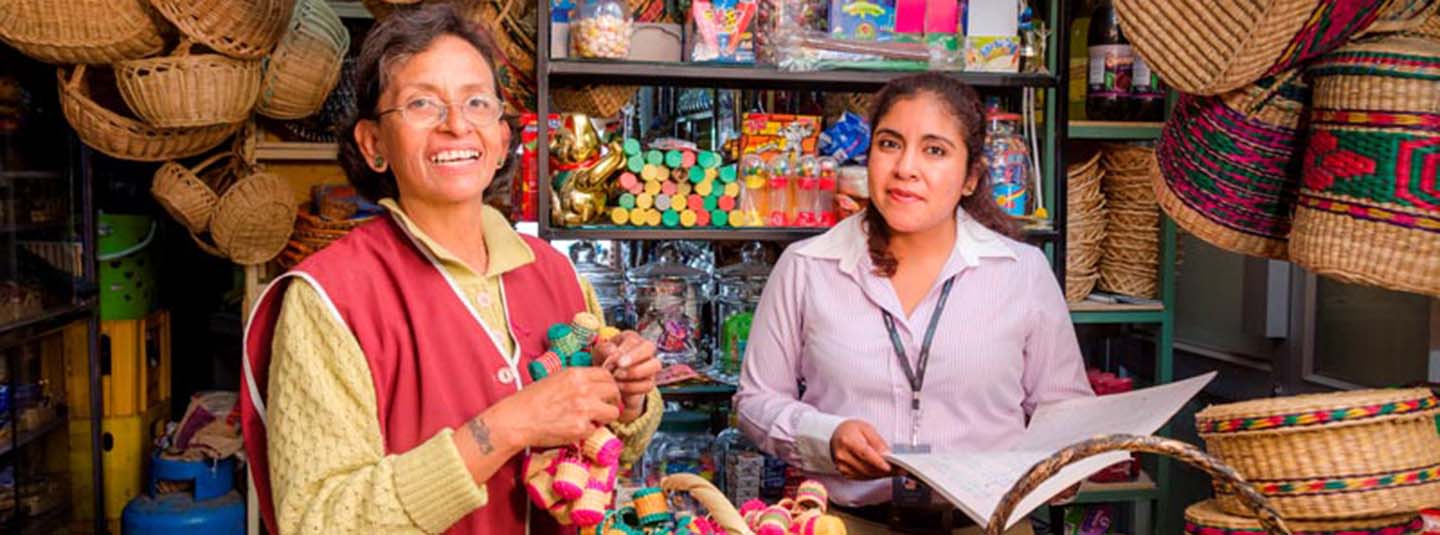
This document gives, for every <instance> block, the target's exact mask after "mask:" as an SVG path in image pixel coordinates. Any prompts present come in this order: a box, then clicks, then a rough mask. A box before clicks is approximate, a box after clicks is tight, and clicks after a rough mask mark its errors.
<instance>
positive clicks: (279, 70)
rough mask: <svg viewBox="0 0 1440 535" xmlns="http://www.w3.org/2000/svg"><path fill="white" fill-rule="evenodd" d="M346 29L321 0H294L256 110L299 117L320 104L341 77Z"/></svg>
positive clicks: (347, 41)
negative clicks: (293, 8)
mask: <svg viewBox="0 0 1440 535" xmlns="http://www.w3.org/2000/svg"><path fill="white" fill-rule="evenodd" d="M349 48H350V32H349V30H346V29H345V25H344V23H342V22H341V21H340V16H339V15H336V14H335V10H333V9H331V8H330V4H329V3H328V2H326V1H325V0H299V1H298V2H297V3H296V4H295V14H294V15H293V16H291V18H290V24H289V25H288V26H287V30H286V32H285V34H284V35H283V36H282V37H281V38H280V43H279V44H278V45H275V51H274V52H272V53H271V54H270V58H269V59H268V60H267V63H266V67H265V75H264V78H263V79H262V80H261V89H260V99H259V101H258V102H257V103H256V105H255V110H256V111H258V112H259V113H260V115H264V116H266V117H270V118H274V119H299V118H302V117H307V116H309V115H311V114H313V113H315V112H316V111H319V110H320V107H321V105H322V104H324V103H325V98H326V97H327V96H329V95H330V90H332V89H334V88H335V82H336V81H337V80H338V79H339V77H340V70H341V64H342V61H343V60H344V58H345V52H346V51H347V50H349Z"/></svg>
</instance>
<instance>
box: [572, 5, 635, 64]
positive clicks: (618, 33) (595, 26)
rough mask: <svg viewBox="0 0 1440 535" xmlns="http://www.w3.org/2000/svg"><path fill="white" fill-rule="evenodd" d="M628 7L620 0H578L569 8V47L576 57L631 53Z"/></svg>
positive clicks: (623, 55)
mask: <svg viewBox="0 0 1440 535" xmlns="http://www.w3.org/2000/svg"><path fill="white" fill-rule="evenodd" d="M631 32H632V20H631V18H630V8H629V6H627V5H626V3H625V2H623V1H620V0H578V1H577V2H576V3H575V8H574V9H573V10H571V11H570V48H571V51H572V52H574V53H575V55H576V56H577V57H581V58H606V59H625V58H626V57H628V56H629V55H630V36H631Z"/></svg>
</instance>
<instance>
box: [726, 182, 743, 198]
mask: <svg viewBox="0 0 1440 535" xmlns="http://www.w3.org/2000/svg"><path fill="white" fill-rule="evenodd" d="M725 196H726V197H738V196H740V184H739V183H738V182H731V183H729V184H726V185H725Z"/></svg>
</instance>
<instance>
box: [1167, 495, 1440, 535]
mask: <svg viewBox="0 0 1440 535" xmlns="http://www.w3.org/2000/svg"><path fill="white" fill-rule="evenodd" d="M1286 525H1288V526H1289V528H1290V529H1291V530H1292V531H1293V532H1294V534H1295V535H1342V534H1343V535H1420V532H1421V531H1422V530H1424V528H1425V521H1424V520H1423V519H1421V518H1420V515H1419V514H1416V513H1407V514H1401V515H1393V516H1379V517H1371V518H1351V519H1345V520H1318V521H1317V520H1310V521H1304V520H1294V519H1291V520H1290V521H1288V522H1286ZM1264 533H1265V528H1264V526H1262V525H1261V524H1260V521H1259V520H1255V519H1254V518H1251V517H1250V516H1249V515H1245V516H1236V515H1232V514H1228V513H1226V512H1224V511H1221V510H1220V506H1218V505H1216V504H1215V501H1214V500H1206V501H1203V502H1199V503H1196V504H1194V505H1191V506H1190V507H1187V508H1185V535H1262V534H1264Z"/></svg>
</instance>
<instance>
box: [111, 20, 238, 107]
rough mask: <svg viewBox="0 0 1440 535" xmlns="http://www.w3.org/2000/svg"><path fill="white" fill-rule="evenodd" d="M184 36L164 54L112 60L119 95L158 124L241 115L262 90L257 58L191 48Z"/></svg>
mask: <svg viewBox="0 0 1440 535" xmlns="http://www.w3.org/2000/svg"><path fill="white" fill-rule="evenodd" d="M190 45H191V44H190V43H189V42H188V41H182V42H181V43H180V46H178V47H176V49H175V51H174V53H172V54H171V55H169V56H165V57H157V58H146V59H134V60H129V61H122V62H120V63H117V64H115V82H116V84H117V85H119V86H120V96H122V97H124V98H125V103H126V104H129V105H130V109H131V110H132V111H134V112H135V114H136V115H139V116H140V118H142V119H144V120H145V122H147V123H150V124H151V125H154V126H158V127H160V128H181V127H187V126H210V125H217V124H231V123H236V122H240V121H244V120H245V119H246V118H248V117H249V116H250V110H252V109H254V108H255V99H256V97H257V96H259V94H260V72H261V65H260V61H259V60H240V59H234V58H231V57H228V56H224V55H221V54H191V53H190Z"/></svg>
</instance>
